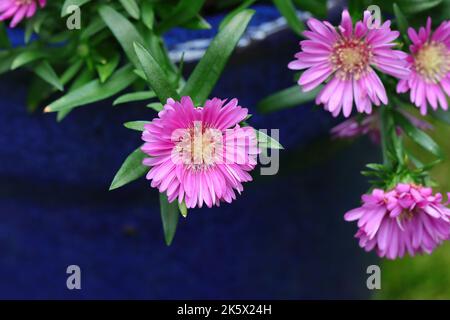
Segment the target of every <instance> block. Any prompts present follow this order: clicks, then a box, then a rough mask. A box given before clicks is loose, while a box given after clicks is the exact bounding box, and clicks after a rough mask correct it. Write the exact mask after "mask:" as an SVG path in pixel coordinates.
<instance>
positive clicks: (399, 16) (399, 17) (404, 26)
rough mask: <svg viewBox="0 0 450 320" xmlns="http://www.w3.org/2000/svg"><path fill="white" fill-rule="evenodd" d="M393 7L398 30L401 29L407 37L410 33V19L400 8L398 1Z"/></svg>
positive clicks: (401, 32)
mask: <svg viewBox="0 0 450 320" xmlns="http://www.w3.org/2000/svg"><path fill="white" fill-rule="evenodd" d="M393 7H394V14H395V20H396V22H397V27H398V30H399V31H400V34H402V35H403V36H404V37H405V38H408V37H407V34H408V33H407V31H408V26H409V23H408V20H406V17H405V15H404V14H403V12H402V11H401V10H400V8H399V6H398V5H397V4H396V3H394V5H393Z"/></svg>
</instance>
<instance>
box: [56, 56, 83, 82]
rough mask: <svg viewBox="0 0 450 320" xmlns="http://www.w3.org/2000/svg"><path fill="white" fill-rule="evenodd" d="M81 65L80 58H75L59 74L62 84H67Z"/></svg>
mask: <svg viewBox="0 0 450 320" xmlns="http://www.w3.org/2000/svg"><path fill="white" fill-rule="evenodd" d="M82 66H83V61H82V60H77V61H76V62H74V63H73V64H71V66H70V67H69V68H67V70H66V71H64V73H63V74H62V75H61V82H62V84H64V85H65V84H67V83H68V82H69V81H70V80H72V79H73V77H75V76H76V75H77V73H78V72H79V71H80V69H81V67H82Z"/></svg>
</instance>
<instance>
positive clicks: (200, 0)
mask: <svg viewBox="0 0 450 320" xmlns="http://www.w3.org/2000/svg"><path fill="white" fill-rule="evenodd" d="M204 3H205V0H181V1H180V2H179V3H178V5H177V6H176V7H175V8H174V9H173V11H172V13H171V14H170V15H169V16H168V17H166V18H164V19H163V20H162V21H161V23H160V24H159V26H158V27H157V33H158V34H163V33H164V32H166V31H168V30H170V29H172V28H173V27H176V26H179V25H182V24H184V23H186V22H188V21H189V20H191V19H192V18H194V17H195V16H197V14H198V13H199V11H200V9H201V8H202V7H203V4H204Z"/></svg>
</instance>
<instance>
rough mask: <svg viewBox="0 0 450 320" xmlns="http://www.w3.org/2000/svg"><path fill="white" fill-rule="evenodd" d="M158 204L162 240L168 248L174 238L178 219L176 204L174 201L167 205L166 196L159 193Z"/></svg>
mask: <svg viewBox="0 0 450 320" xmlns="http://www.w3.org/2000/svg"><path fill="white" fill-rule="evenodd" d="M159 203H160V208H161V219H162V224H163V230H164V238H165V240H166V245H168V246H170V245H171V244H172V241H173V238H174V236H175V232H176V231H177V224H178V219H179V217H180V214H179V213H178V210H179V209H178V202H177V201H176V200H175V201H173V202H172V203H169V201H168V200H167V196H166V195H165V194H164V193H160V194H159Z"/></svg>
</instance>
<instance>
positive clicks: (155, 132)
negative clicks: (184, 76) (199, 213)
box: [141, 97, 258, 208]
mask: <svg viewBox="0 0 450 320" xmlns="http://www.w3.org/2000/svg"><path fill="white" fill-rule="evenodd" d="M247 114H248V110H247V109H244V108H242V107H240V106H239V105H238V101H237V99H232V100H231V101H229V102H226V100H220V99H217V98H214V99H212V100H208V101H206V103H205V106H204V107H201V108H195V107H194V105H193V103H192V100H191V98H189V97H183V98H181V101H180V102H178V101H174V100H173V99H168V100H167V104H166V105H165V106H164V109H163V110H162V111H161V112H159V114H158V118H156V119H154V120H153V121H152V122H151V123H149V124H147V125H145V131H144V132H143V134H142V139H143V140H144V141H145V144H144V145H143V146H142V148H141V149H142V151H143V152H145V153H146V154H148V155H149V156H150V158H146V159H144V161H143V164H144V165H146V166H149V167H151V169H150V171H149V172H148V174H147V179H148V180H152V182H151V186H152V187H154V188H158V189H159V191H160V192H166V193H167V196H168V199H169V201H170V202H172V201H174V200H175V199H177V198H178V201H179V202H180V203H181V202H182V201H183V200H184V201H185V203H186V206H187V207H188V208H194V207H197V206H198V207H202V205H203V203H205V204H206V205H207V206H208V207H212V206H213V205H217V206H218V205H219V204H220V202H221V201H226V202H228V203H230V202H231V201H232V200H234V199H236V195H235V190H236V191H237V192H238V193H241V191H242V190H243V186H242V182H247V181H251V180H252V177H251V176H250V174H249V173H248V172H249V171H251V170H253V169H254V167H255V165H256V155H257V153H258V150H257V138H256V132H255V130H254V129H253V128H251V127H240V126H239V122H241V121H243V120H244V119H245V118H246V117H247Z"/></svg>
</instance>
